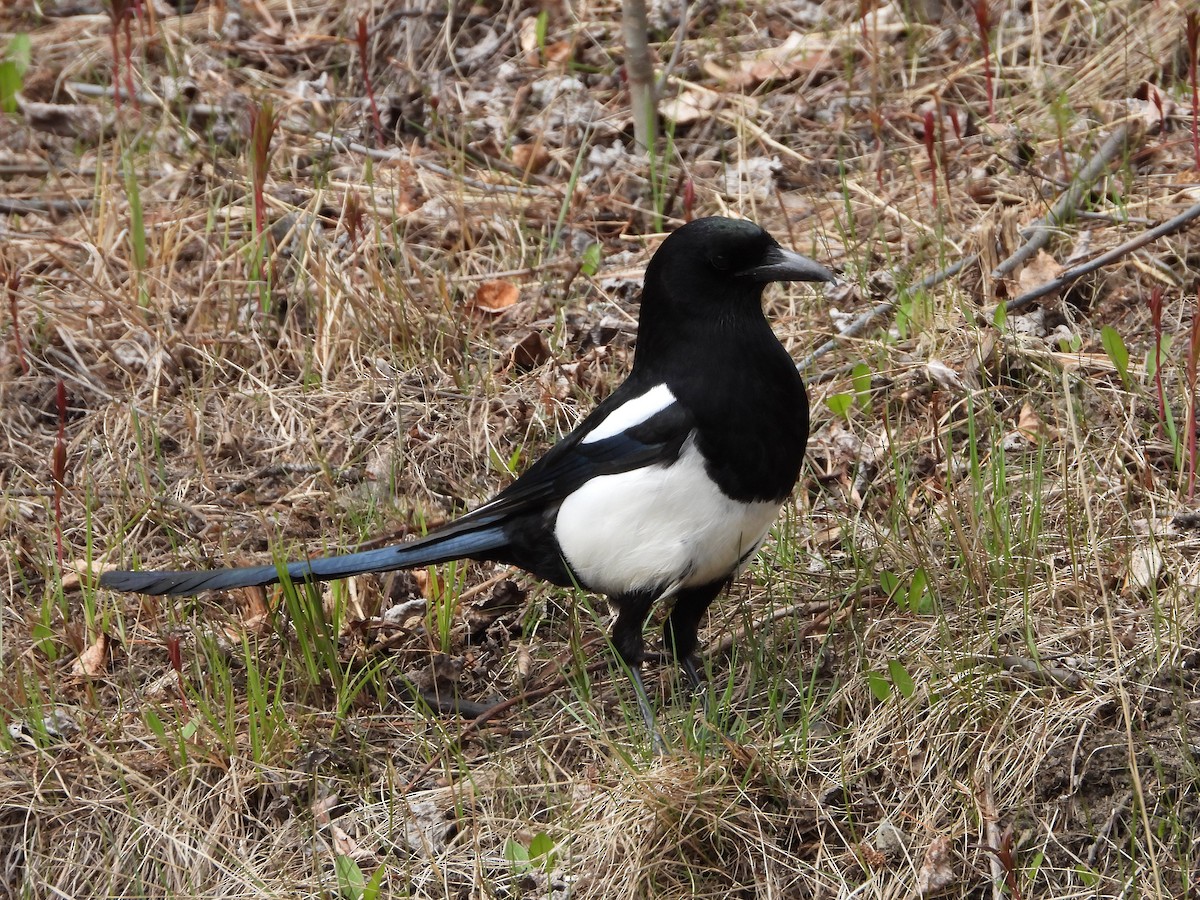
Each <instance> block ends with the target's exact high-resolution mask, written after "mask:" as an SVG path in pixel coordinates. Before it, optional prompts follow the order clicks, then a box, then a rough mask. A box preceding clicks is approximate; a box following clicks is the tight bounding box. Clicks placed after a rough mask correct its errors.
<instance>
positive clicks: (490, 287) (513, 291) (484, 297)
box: [471, 281, 521, 313]
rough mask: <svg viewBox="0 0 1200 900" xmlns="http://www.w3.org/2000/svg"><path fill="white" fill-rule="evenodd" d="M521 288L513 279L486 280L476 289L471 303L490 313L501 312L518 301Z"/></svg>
mask: <svg viewBox="0 0 1200 900" xmlns="http://www.w3.org/2000/svg"><path fill="white" fill-rule="evenodd" d="M520 295H521V290H520V288H518V287H517V286H516V285H515V284H513V283H512V282H511V281H485V282H484V283H483V284H481V285H480V286H479V289H478V290H477V291H475V298H474V299H473V300H472V301H471V305H472V306H473V307H474V308H475V309H478V310H481V311H483V312H488V313H499V312H503V311H504V310H506V309H508V308H509V307H510V306H512V305H513V304H514V303H516V302H517V298H518V297H519V296H520Z"/></svg>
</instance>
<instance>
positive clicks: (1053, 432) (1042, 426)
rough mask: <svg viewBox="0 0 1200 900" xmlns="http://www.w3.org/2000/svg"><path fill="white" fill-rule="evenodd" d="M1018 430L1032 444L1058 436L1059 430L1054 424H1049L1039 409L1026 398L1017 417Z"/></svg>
mask: <svg viewBox="0 0 1200 900" xmlns="http://www.w3.org/2000/svg"><path fill="white" fill-rule="evenodd" d="M1017 432H1018V433H1019V434H1020V435H1021V436H1022V437H1023V438H1025V440H1027V441H1029V443H1031V444H1040V443H1041V442H1042V441H1044V440H1053V439H1054V438H1056V437H1058V430H1057V429H1056V428H1055V427H1054V426H1053V425H1047V424H1046V423H1045V422H1043V421H1042V417H1041V416H1039V415H1038V414H1037V410H1036V409H1034V408H1033V405H1032V404H1031V403H1030V402H1029V401H1028V400H1026V401H1025V404H1024V405H1023V406H1022V407H1021V414H1020V415H1019V416H1018V417H1017Z"/></svg>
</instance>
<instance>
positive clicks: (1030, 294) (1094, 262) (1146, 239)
mask: <svg viewBox="0 0 1200 900" xmlns="http://www.w3.org/2000/svg"><path fill="white" fill-rule="evenodd" d="M1198 217H1200V203H1195V204H1193V205H1192V206H1189V207H1188V208H1187V209H1185V210H1184V211H1183V212H1181V213H1180V214H1179V215H1177V216H1175V217H1174V218H1173V219H1168V220H1167V221H1166V222H1163V223H1162V224H1161V225H1156V226H1155V227H1154V228H1151V229H1149V230H1148V231H1143V232H1142V233H1141V234H1139V235H1138V236H1137V237H1135V238H1131V239H1130V240H1128V241H1126V242H1125V243H1123V244H1119V245H1118V246H1116V247H1113V248H1112V249H1111V250H1109V251H1108V252H1106V253H1101V254H1100V255H1099V256H1097V257H1096V258H1095V259H1091V260H1088V261H1087V262H1085V263H1081V264H1080V265H1078V266H1072V267H1071V268H1070V269H1064V270H1063V271H1062V272H1060V273H1059V274H1058V277H1057V278H1055V279H1053V280H1052V281H1047V282H1046V283H1045V284H1041V285H1038V286H1037V287H1035V288H1034V289H1033V290H1031V291H1026V292H1025V293H1024V294H1021V295H1020V296H1019V297H1014V298H1013V299H1011V300H1009V301H1008V302H1007V303H1005V304H1004V309H1005V311H1006V312H1013V311H1014V310H1019V309H1023V308H1024V307H1026V306H1028V305H1029V304H1030V303H1032V302H1033V301H1034V300H1037V299H1038V298H1040V297H1045V296H1046V295H1047V294H1052V293H1054V292H1055V291H1057V290H1058V289H1059V288H1062V287H1065V286H1066V285H1068V284H1070V283H1071V282H1072V281H1075V280H1076V279H1077V278H1082V277H1083V276H1084V275H1087V274H1088V273H1089V272H1095V271H1096V270H1097V269H1099V268H1101V267H1103V266H1107V265H1108V264H1109V263H1112V262H1115V261H1116V260H1118V259H1120V258H1121V257H1122V256H1126V255H1127V254H1129V253H1132V252H1133V251H1134V250H1137V249H1138V248H1139V247H1144V246H1146V245H1147V244H1149V243H1152V242H1153V241H1156V240H1158V239H1159V238H1160V237H1163V236H1164V235H1168V234H1172V233H1173V232H1176V231H1180V230H1182V229H1183V228H1185V227H1186V226H1187V225H1189V224H1191V222H1192V221H1193V220H1195V219H1196V218H1198Z"/></svg>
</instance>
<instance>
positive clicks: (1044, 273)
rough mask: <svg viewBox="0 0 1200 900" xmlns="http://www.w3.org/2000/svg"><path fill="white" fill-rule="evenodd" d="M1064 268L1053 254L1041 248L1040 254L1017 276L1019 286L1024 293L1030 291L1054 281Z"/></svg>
mask: <svg viewBox="0 0 1200 900" xmlns="http://www.w3.org/2000/svg"><path fill="white" fill-rule="evenodd" d="M1062 270H1063V267H1062V266H1060V265H1059V264H1058V261H1057V260H1055V258H1054V257H1053V256H1051V255H1050V254H1049V253H1047V252H1046V251H1045V250H1039V251H1038V255H1037V256H1035V257H1034V258H1033V260H1032V261H1031V262H1030V263H1029V264H1028V265H1026V266H1025V268H1023V269H1022V270H1021V274H1020V275H1019V276H1017V287H1018V288H1019V289H1020V291H1021V293H1022V294H1025V293H1028V292H1029V291H1032V290H1033V289H1034V288H1036V287H1041V286H1042V285H1043V284H1046V283H1047V282H1050V281H1053V280H1054V279H1055V278H1057V277H1058V276H1059V275H1060V274H1061V273H1062Z"/></svg>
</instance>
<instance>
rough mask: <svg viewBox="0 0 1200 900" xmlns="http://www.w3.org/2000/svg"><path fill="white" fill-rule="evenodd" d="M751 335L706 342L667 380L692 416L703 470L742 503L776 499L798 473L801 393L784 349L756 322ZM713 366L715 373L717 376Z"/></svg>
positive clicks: (802, 438)
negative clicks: (705, 348)
mask: <svg viewBox="0 0 1200 900" xmlns="http://www.w3.org/2000/svg"><path fill="white" fill-rule="evenodd" d="M763 325H764V327H763V331H764V332H765V335H763V333H762V332H760V333H759V334H758V335H757V336H756V339H753V340H747V341H746V342H744V343H741V342H737V341H733V342H730V343H729V344H726V345H724V346H711V345H710V347H709V351H710V352H709V353H708V354H706V355H705V357H704V358H703V359H699V358H698V359H696V360H695V366H694V367H693V368H692V369H691V370H690V372H689V373H685V374H682V375H679V376H677V377H676V378H673V379H671V380H670V381H669V384H670V386H671V389H672V391H673V392H674V393H675V395H676V396H677V397H678V398H679V400H680V401H681V402H682V403H684V404H686V405H687V406H689V407H690V408H691V410H692V411H693V414H694V416H695V418H696V443H697V446H698V448H699V450H700V452H701V454H702V455H703V456H704V459H705V468H706V471H707V472H708V475H709V477H711V478H712V479H713V481H714V482H716V484H717V486H718V487H719V488H720V489H721V491H722V493H724V494H725V495H726V496H728V497H730V498H732V499H734V500H740V501H743V502H747V503H749V502H756V501H772V502H782V501H783V500H784V499H785V498H786V497H787V496H788V495H789V494H790V493H791V491H792V488H793V487H795V485H796V481H797V479H798V478H799V477H800V465H801V463H802V462H803V459H804V450H805V446H806V445H807V443H808V427H809V411H808V395H807V393H806V392H805V389H804V381H803V379H802V378H801V377H800V373H799V372H798V371H797V370H796V364H795V363H794V362H793V360H792V358H791V356H789V355H788V353H787V351H786V350H785V349H784V348H783V346H782V345H781V344H780V343H779V342H778V340H777V339H776V338H775V336H774V334H772V333H771V331H770V329H769V328H768V327H766V323H765V322H764V323H763ZM716 373H720V374H719V375H718V374H716Z"/></svg>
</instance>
